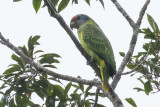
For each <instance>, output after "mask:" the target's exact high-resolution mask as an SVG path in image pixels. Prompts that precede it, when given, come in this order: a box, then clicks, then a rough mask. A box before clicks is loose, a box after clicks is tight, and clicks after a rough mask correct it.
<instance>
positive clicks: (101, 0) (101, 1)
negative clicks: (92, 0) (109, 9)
mask: <svg viewBox="0 0 160 107" xmlns="http://www.w3.org/2000/svg"><path fill="white" fill-rule="evenodd" d="M99 1H100V3H101V4H102V6H103V8H104V2H103V0H99Z"/></svg>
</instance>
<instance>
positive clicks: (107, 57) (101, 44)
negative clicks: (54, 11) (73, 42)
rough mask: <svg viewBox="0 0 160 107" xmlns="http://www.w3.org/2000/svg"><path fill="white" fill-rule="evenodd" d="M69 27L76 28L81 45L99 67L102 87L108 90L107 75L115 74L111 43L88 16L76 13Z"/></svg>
mask: <svg viewBox="0 0 160 107" xmlns="http://www.w3.org/2000/svg"><path fill="white" fill-rule="evenodd" d="M70 27H71V29H73V28H76V29H77V33H78V38H79V40H80V43H81V45H82V47H83V48H84V49H85V50H86V52H87V53H88V54H89V55H90V56H91V57H92V59H94V60H95V61H96V64H97V65H98V66H99V67H100V74H101V79H102V87H103V88H104V90H106V92H108V91H109V83H108V80H109V77H112V78H113V76H114V75H115V74H116V62H115V59H114V54H113V50H112V47H111V44H110V42H109V40H108V39H107V37H106V36H105V34H104V33H103V31H102V30H101V28H100V27H99V26H98V25H97V24H96V22H95V21H94V20H93V19H91V18H90V17H89V16H87V15H84V14H78V15H76V16H74V17H73V18H72V19H71V22H70Z"/></svg>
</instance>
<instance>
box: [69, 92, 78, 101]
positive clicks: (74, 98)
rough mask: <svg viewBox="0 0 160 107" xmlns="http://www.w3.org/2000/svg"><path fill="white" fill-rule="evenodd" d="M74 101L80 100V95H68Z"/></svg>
mask: <svg viewBox="0 0 160 107" xmlns="http://www.w3.org/2000/svg"><path fill="white" fill-rule="evenodd" d="M70 96H71V97H72V99H73V100H74V101H78V100H80V94H77V93H74V94H71V95H70Z"/></svg>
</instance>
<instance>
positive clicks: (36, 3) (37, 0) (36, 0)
mask: <svg viewBox="0 0 160 107" xmlns="http://www.w3.org/2000/svg"><path fill="white" fill-rule="evenodd" d="M41 2H42V0H33V8H34V10H35V11H36V13H37V12H38V10H39V8H40V6H41Z"/></svg>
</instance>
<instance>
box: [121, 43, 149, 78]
mask: <svg viewBox="0 0 160 107" xmlns="http://www.w3.org/2000/svg"><path fill="white" fill-rule="evenodd" d="M151 44H152V40H151V42H150V44H149V47H148V51H147V54H146V56H145V57H144V59H143V60H142V61H141V62H140V63H139V64H138V65H137V66H136V67H135V68H134V69H133V70H131V71H129V72H126V73H123V74H122V75H127V74H131V73H132V72H134V71H135V70H136V69H137V68H138V67H139V66H141V65H142V64H143V63H144V61H146V59H147V57H148V55H149V52H150V50H151Z"/></svg>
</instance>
